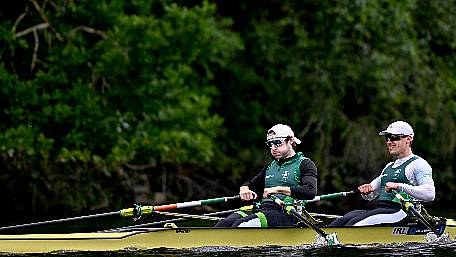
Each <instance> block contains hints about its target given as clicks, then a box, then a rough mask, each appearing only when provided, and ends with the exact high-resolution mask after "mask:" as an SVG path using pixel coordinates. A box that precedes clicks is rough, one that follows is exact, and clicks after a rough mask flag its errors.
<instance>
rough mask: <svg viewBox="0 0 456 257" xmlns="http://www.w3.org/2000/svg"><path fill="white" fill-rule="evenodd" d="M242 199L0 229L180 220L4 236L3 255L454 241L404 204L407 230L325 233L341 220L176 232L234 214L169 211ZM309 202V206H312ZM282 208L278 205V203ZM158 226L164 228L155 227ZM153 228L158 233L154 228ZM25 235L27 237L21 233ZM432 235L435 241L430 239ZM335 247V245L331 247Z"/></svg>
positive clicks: (452, 231) (446, 225)
mask: <svg viewBox="0 0 456 257" xmlns="http://www.w3.org/2000/svg"><path fill="white" fill-rule="evenodd" d="M350 194H353V191H351V192H341V193H335V194H329V195H322V196H319V197H318V198H317V197H316V198H315V201H318V200H321V199H330V198H334V197H341V196H346V195H350ZM238 198H239V196H234V197H221V198H214V199H207V200H200V201H191V202H184V203H178V204H169V205H162V206H135V207H134V208H128V209H123V210H120V211H114V212H107V213H100V214H92V215H87V216H79V217H72V218H63V219H58V220H51V221H41V222H35V223H28V224H21V225H13V226H7V227H0V231H14V230H18V229H19V230H21V229H28V228H34V227H37V226H42V225H50V224H60V223H64V222H74V221H80V220H87V219H94V218H100V217H108V216H121V217H133V220H134V221H137V220H138V219H140V218H141V216H142V215H143V214H159V215H171V216H176V217H179V218H177V219H174V220H166V221H160V222H153V223H147V224H137V225H133V226H129V227H122V228H116V229H111V230H103V231H97V232H83V233H81V232H78V233H34V234H32V233H30V232H28V234H17V232H16V234H14V233H2V234H0V252H7V253H50V252H56V251H119V250H126V249H128V250H131V249H155V248H173V249H182V248H197V247H211V246H212V247H218V246H225V247H260V246H302V245H308V244H319V242H320V243H321V242H326V243H327V244H326V245H334V244H336V243H338V242H340V243H342V244H350V245H351V244H355V245H358V244H360V245H369V244H392V243H393V244H394V243H407V242H416V243H420V242H426V241H428V242H429V239H430V238H431V241H432V238H434V239H435V238H437V239H440V238H444V239H448V240H456V238H455V237H456V221H455V220H454V219H445V218H437V217H430V216H429V218H425V217H423V216H422V215H421V214H419V213H418V212H417V211H416V210H414V209H413V205H410V204H408V203H405V204H404V205H405V206H408V207H407V208H411V209H412V210H413V213H414V216H415V218H416V219H411V220H410V221H409V222H408V223H407V224H406V225H400V226H399V225H388V224H383V225H375V226H360V227H338V228H337V227H336V228H335V227H327V226H326V225H325V224H328V222H325V219H326V221H328V220H333V219H334V218H336V217H338V216H335V215H324V214H315V213H307V212H306V211H304V212H303V213H305V214H306V217H304V216H302V215H301V214H299V213H298V212H296V210H294V208H291V209H290V208H289V207H290V206H288V207H287V208H286V209H287V211H290V214H292V215H294V216H295V217H296V218H297V220H300V221H301V222H302V223H300V224H301V225H300V226H298V225H299V224H297V226H295V227H279V228H219V227H208V226H206V227H186V226H182V225H181V226H180V227H178V226H177V225H176V223H175V222H178V221H179V222H180V221H182V220H188V219H207V220H212V221H216V220H220V219H221V218H220V217H215V215H221V214H222V215H223V214H227V213H232V212H233V211H236V210H229V211H222V212H215V213H210V214H207V215H190V214H182V213H168V212H165V211H167V210H172V209H178V208H184V207H194V206H200V205H205V204H213V203H219V202H226V201H228V200H234V199H238ZM311 201H313V200H311ZM309 202H310V201H309ZM278 204H280V203H279V202H278ZM158 224H160V225H163V224H165V225H164V226H163V227H156V226H157V225H158ZM152 226H154V227H152ZM22 233H24V232H22ZM432 235H434V236H432ZM330 243H331V244H330Z"/></svg>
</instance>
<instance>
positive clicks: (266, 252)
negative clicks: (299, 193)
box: [0, 242, 456, 257]
mask: <svg viewBox="0 0 456 257" xmlns="http://www.w3.org/2000/svg"><path fill="white" fill-rule="evenodd" d="M0 256H21V257H22V256H24V257H25V256H27V257H29V256H34V257H44V256H68V257H105V256H106V257H107V256H109V257H123V256H129V257H130V256H131V257H152V256H153V257H158V256H160V257H174V256H178V257H240V256H243V257H250V256H251V257H254V256H255V257H257V256H268V257H269V256H299V257H308V256H315V257H325V256H338V257H348V256H350V257H356V256H360V257H361V256H401V257H404V256H420V257H421V256H440V257H450V256H456V243H454V242H453V243H450V244H423V243H407V244H389V245H356V246H355V245H338V246H330V247H319V246H301V247H256V248H231V247H202V248H195V249H186V250H175V249H154V250H146V251H143V250H142V251H135V250H128V251H117V252H61V253H52V254H26V255H19V254H14V255H12V254H0Z"/></svg>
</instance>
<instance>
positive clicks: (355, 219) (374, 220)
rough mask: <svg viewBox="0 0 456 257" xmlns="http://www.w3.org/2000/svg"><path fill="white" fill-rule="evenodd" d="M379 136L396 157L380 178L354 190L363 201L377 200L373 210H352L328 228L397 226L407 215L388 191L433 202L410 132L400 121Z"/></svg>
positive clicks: (431, 184)
mask: <svg viewBox="0 0 456 257" xmlns="http://www.w3.org/2000/svg"><path fill="white" fill-rule="evenodd" d="M379 135H381V136H384V137H385V143H386V146H387V148H388V151H389V153H390V154H391V155H393V156H395V157H396V160H395V161H394V162H390V163H388V164H387V165H386V166H385V168H384V169H383V170H382V172H381V174H380V175H379V176H378V177H377V178H375V179H374V180H372V181H371V182H370V183H369V184H364V185H361V186H359V187H358V190H359V191H360V192H361V194H362V196H363V198H364V199H366V200H374V199H376V198H378V203H377V206H376V208H374V209H373V210H354V211H351V212H349V213H347V214H345V215H344V216H343V217H341V218H338V219H336V220H335V221H333V222H332V223H331V224H330V225H329V226H332V227H340V226H366V225H375V224H383V223H389V224H391V223H395V224H397V223H401V222H402V221H404V220H405V218H406V217H407V213H406V212H405V211H404V210H403V209H402V208H401V204H400V201H399V200H398V199H397V197H396V196H395V194H394V193H393V192H392V190H395V191H399V192H400V193H401V194H403V195H405V194H407V195H409V196H410V197H412V198H414V199H416V200H419V201H423V202H429V201H433V200H434V198H435V187H434V180H433V179H432V168H431V166H430V165H429V163H428V162H427V161H426V160H424V159H423V158H421V157H419V156H417V155H415V154H413V152H412V148H411V146H412V142H413V140H414V136H415V135H414V132H413V129H412V127H411V126H410V125H409V124H408V123H407V122H404V121H396V122H393V123H391V124H390V125H389V126H388V127H387V129H385V130H383V131H381V132H380V133H379Z"/></svg>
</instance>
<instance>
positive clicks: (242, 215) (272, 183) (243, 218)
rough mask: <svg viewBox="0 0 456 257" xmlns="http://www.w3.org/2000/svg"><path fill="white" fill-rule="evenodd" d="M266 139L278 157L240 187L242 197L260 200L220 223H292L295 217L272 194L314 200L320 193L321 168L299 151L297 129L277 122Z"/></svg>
mask: <svg viewBox="0 0 456 257" xmlns="http://www.w3.org/2000/svg"><path fill="white" fill-rule="evenodd" d="M266 140H267V141H266V145H267V146H268V148H269V149H270V151H271V155H272V156H273V157H274V159H273V160H272V161H271V162H270V163H269V164H268V165H266V166H265V167H264V168H263V169H262V170H261V172H260V173H259V174H258V175H256V176H255V177H253V178H252V179H251V180H249V181H248V182H246V183H244V184H243V185H242V186H241V187H240V189H239V195H240V197H241V199H242V200H244V201H250V200H260V201H259V202H258V203H257V205H256V206H255V208H253V210H250V211H240V212H236V213H233V214H231V215H230V216H228V217H227V218H226V219H223V220H221V221H219V222H218V223H217V224H216V226H217V227H279V226H292V225H293V224H294V223H295V221H294V219H293V217H292V216H290V215H289V214H287V213H286V212H285V211H284V208H283V206H280V205H278V204H277V203H276V202H275V201H273V200H272V199H271V198H275V197H277V198H279V199H280V200H282V201H283V202H285V204H292V203H293V202H294V199H302V200H310V199H313V198H314V197H315V195H316V194H317V168H316V166H315V163H314V162H313V161H311V160H310V159H309V158H306V157H304V156H303V154H302V153H301V152H295V147H296V145H297V144H300V143H301V140H299V139H298V138H296V137H295V135H294V132H293V130H291V128H290V127H289V126H287V125H283V124H277V125H275V126H273V127H272V128H270V129H269V130H268V131H267V135H266ZM258 195H261V196H262V199H259V198H260V197H258Z"/></svg>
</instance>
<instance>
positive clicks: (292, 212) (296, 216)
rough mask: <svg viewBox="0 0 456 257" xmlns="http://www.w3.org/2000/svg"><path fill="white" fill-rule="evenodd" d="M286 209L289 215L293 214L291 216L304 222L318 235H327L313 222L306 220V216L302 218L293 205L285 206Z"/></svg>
mask: <svg viewBox="0 0 456 257" xmlns="http://www.w3.org/2000/svg"><path fill="white" fill-rule="evenodd" d="M286 208H287V211H288V213H290V214H291V215H293V217H295V218H297V219H298V220H300V221H302V222H303V223H304V224H306V225H307V226H308V227H310V228H311V229H313V230H315V232H317V233H318V234H319V235H320V236H322V237H324V238H326V237H327V236H328V234H327V233H326V232H325V231H323V230H322V229H321V228H319V227H317V226H316V225H315V224H313V223H312V222H310V221H308V220H307V219H306V218H304V217H303V216H302V215H301V214H299V213H298V212H297V211H296V210H295V208H294V207H292V206H287V207H286Z"/></svg>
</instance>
